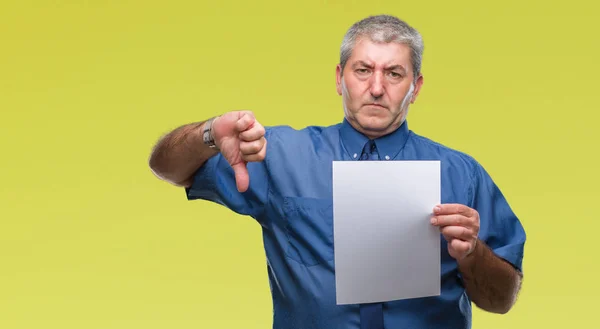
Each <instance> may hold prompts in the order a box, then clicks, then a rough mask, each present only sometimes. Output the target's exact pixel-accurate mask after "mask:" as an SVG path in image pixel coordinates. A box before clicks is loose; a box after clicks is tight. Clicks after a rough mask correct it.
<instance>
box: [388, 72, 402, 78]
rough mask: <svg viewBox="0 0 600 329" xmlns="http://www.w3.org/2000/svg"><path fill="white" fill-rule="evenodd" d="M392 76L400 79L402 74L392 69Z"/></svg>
mask: <svg viewBox="0 0 600 329" xmlns="http://www.w3.org/2000/svg"><path fill="white" fill-rule="evenodd" d="M390 77H392V78H394V79H398V78H402V74H400V73H398V72H393V71H392V72H390Z"/></svg>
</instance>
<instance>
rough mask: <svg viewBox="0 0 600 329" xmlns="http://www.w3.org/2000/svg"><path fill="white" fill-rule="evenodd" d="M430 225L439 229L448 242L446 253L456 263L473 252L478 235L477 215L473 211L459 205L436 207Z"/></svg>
mask: <svg viewBox="0 0 600 329" xmlns="http://www.w3.org/2000/svg"><path fill="white" fill-rule="evenodd" d="M431 224H432V225H434V226H438V227H439V228H440V231H441V233H442V235H443V236H444V238H445V239H446V241H448V253H449V254H450V256H452V257H453V258H454V259H456V260H457V261H460V260H462V259H464V258H465V257H467V256H468V255H469V254H471V253H472V252H473V250H475V246H476V244H477V235H478V234H479V213H478V212H477V211H476V210H475V209H472V208H469V207H467V206H465V205H461V204H441V205H437V206H436V207H435V208H434V209H433V217H432V218H431Z"/></svg>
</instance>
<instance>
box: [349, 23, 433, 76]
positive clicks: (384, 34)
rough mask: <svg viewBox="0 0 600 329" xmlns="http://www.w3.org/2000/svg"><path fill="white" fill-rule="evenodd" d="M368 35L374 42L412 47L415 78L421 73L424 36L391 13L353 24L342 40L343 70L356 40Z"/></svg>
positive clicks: (411, 53)
mask: <svg viewBox="0 0 600 329" xmlns="http://www.w3.org/2000/svg"><path fill="white" fill-rule="evenodd" d="M361 37H368V38H369V39H370V40H371V41H373V42H385V43H389V42H398V43H403V44H406V45H408V47H409V48H410V55H411V56H410V61H411V65H412V69H413V75H414V78H415V80H416V79H417V77H418V76H419V74H420V73H421V61H422V59H423V47H424V46H423V38H422V37H421V34H419V32H418V31H417V30H415V29H414V28H413V27H411V26H410V25H408V24H407V23H406V22H404V21H402V20H400V19H398V18H397V17H394V16H389V15H378V16H369V17H367V18H364V19H362V20H360V21H358V22H356V23H354V25H352V26H351V27H350V29H348V32H346V35H344V40H343V41H342V46H341V49H340V65H341V67H342V72H343V71H344V67H345V66H346V62H348V59H349V58H350V55H352V50H353V49H354V45H355V43H356V41H357V40H358V39H359V38H361Z"/></svg>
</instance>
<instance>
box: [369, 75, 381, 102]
mask: <svg viewBox="0 0 600 329" xmlns="http://www.w3.org/2000/svg"><path fill="white" fill-rule="evenodd" d="M370 92H371V96H373V98H379V97H381V96H382V95H383V81H382V76H381V73H380V72H377V73H375V74H373V75H372V76H371V88H370Z"/></svg>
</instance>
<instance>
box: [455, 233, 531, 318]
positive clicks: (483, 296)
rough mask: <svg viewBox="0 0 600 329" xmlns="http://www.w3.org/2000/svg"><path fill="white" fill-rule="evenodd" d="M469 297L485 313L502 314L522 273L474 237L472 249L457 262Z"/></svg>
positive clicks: (509, 304)
mask: <svg viewBox="0 0 600 329" xmlns="http://www.w3.org/2000/svg"><path fill="white" fill-rule="evenodd" d="M458 269H459V271H460V273H461V274H462V276H463V282H464V284H465V288H466V290H467V294H468V295H469V298H471V300H472V301H473V302H474V303H475V305H477V306H478V307H479V308H481V309H483V310H486V311H488V312H493V313H500V314H505V313H507V312H508V311H509V310H510V309H511V308H512V306H513V305H514V303H515V302H516V299H517V294H518V292H519V290H520V288H521V280H522V277H523V276H522V274H521V273H520V272H519V271H517V270H516V269H515V268H514V267H513V266H512V265H511V264H510V263H508V262H506V261H504V260H503V259H502V258H499V257H498V256H496V255H495V254H494V252H493V251H492V250H491V249H490V248H489V247H488V246H487V245H485V244H484V242H483V241H481V240H477V241H476V243H475V248H474V249H473V252H471V253H470V254H469V255H467V256H465V257H464V258H463V259H462V260H460V261H458Z"/></svg>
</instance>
